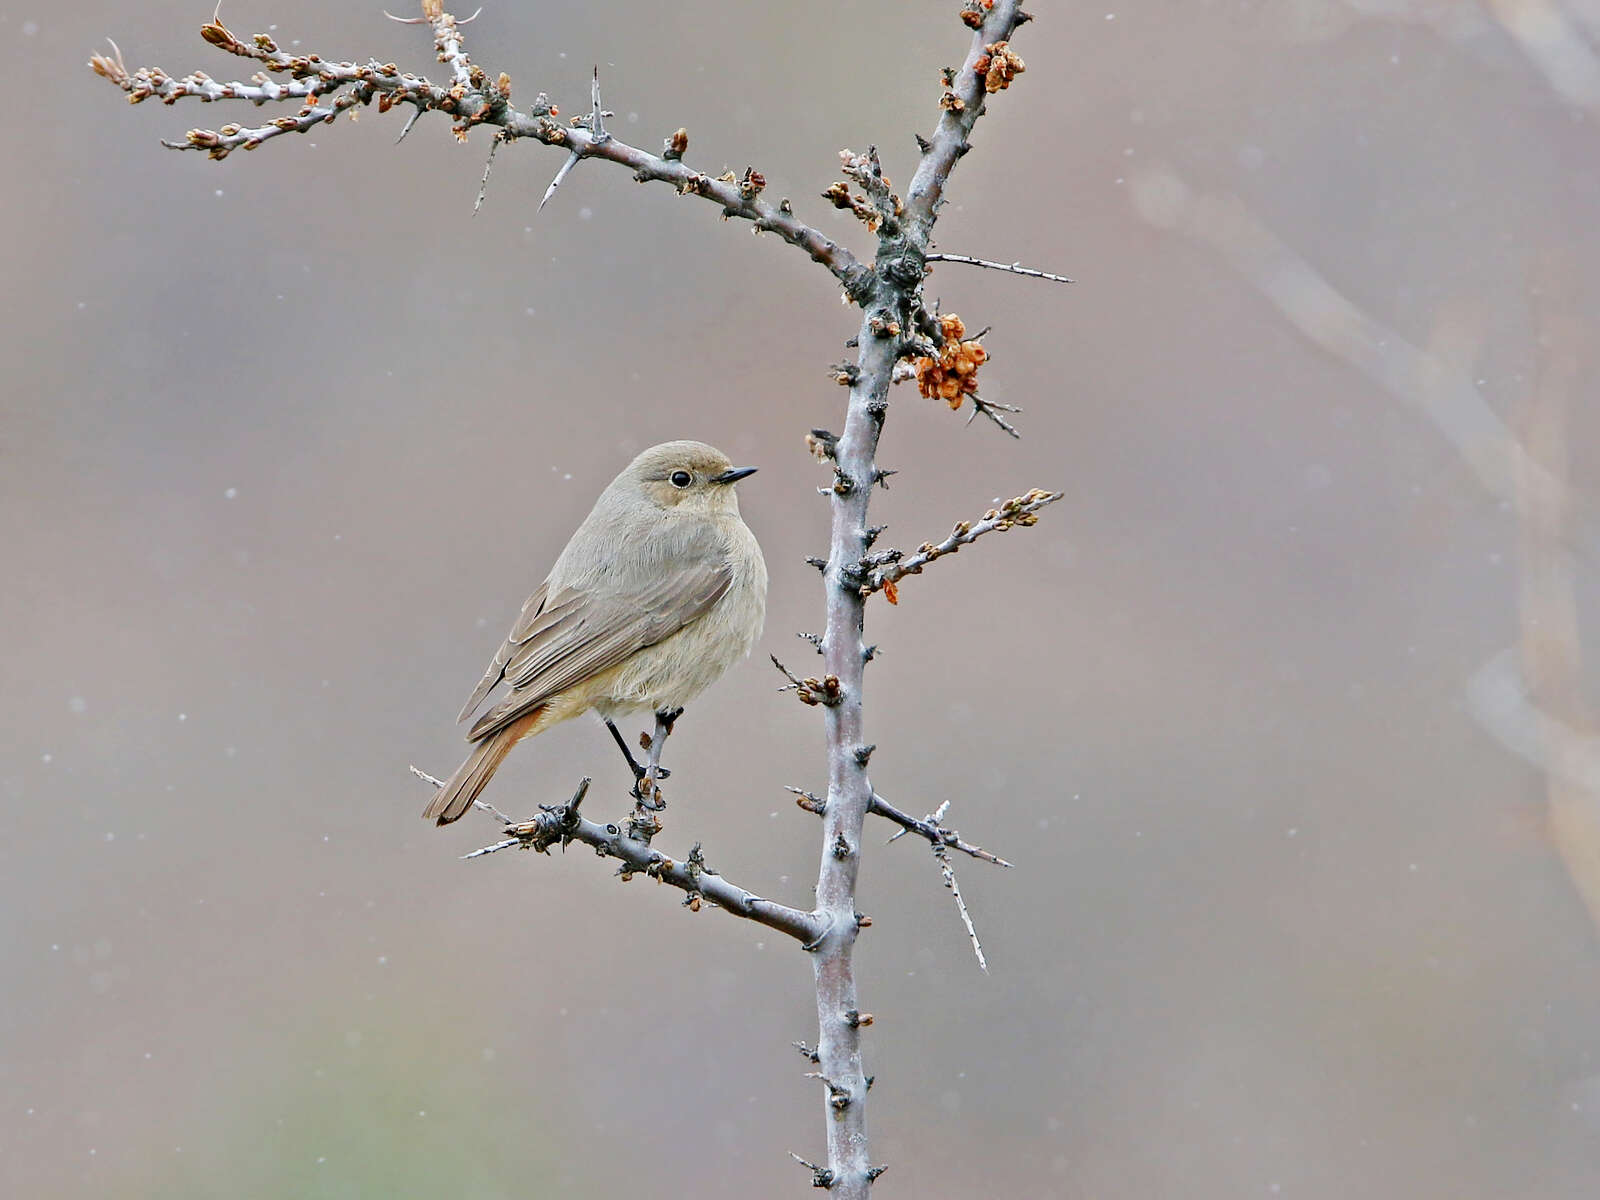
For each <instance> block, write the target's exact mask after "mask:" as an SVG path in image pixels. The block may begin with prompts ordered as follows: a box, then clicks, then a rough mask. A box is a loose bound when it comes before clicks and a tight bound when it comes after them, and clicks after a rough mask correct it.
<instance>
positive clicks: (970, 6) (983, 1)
mask: <svg viewBox="0 0 1600 1200" xmlns="http://www.w3.org/2000/svg"><path fill="white" fill-rule="evenodd" d="M993 7H994V0H967V2H966V3H965V4H963V5H962V6H961V20H962V23H963V24H965V25H966V26H967V27H968V28H969V29H981V28H982V27H983V22H984V18H985V17H987V16H988V15H989V10H990V9H992V8H993Z"/></svg>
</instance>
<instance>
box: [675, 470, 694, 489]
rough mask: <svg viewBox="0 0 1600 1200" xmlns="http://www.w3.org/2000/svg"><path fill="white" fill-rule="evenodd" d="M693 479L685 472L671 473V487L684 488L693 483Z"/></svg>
mask: <svg viewBox="0 0 1600 1200" xmlns="http://www.w3.org/2000/svg"><path fill="white" fill-rule="evenodd" d="M693 479H694V476H692V475H690V474H689V472H687V471H674V472H673V473H672V486H673V487H675V488H686V487H688V486H689V484H690V483H691V482H692V481H693Z"/></svg>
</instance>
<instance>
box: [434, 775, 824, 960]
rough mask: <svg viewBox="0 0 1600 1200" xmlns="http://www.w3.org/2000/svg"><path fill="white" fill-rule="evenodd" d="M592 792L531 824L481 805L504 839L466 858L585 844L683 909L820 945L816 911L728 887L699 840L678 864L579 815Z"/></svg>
mask: <svg viewBox="0 0 1600 1200" xmlns="http://www.w3.org/2000/svg"><path fill="white" fill-rule="evenodd" d="M412 770H413V771H414V772H415V773H416V774H417V775H418V776H420V777H421V778H422V779H424V780H426V781H428V782H429V783H432V784H433V785H434V786H435V787H438V786H439V785H440V781H439V780H437V779H434V778H433V777H432V776H430V775H425V774H423V773H422V772H421V771H418V770H417V769H416V768H415V767H413V768H412ZM588 791H589V780H588V779H585V780H583V782H582V783H580V784H579V785H578V790H577V791H576V792H574V793H573V795H572V799H570V800H568V801H567V802H566V803H565V804H546V805H540V806H539V815H538V816H536V817H534V818H533V819H531V820H528V821H513V820H511V819H510V818H508V817H506V816H505V815H504V814H503V813H500V812H498V811H497V810H495V809H493V808H492V807H490V806H489V805H487V804H484V803H483V802H482V801H479V802H478V804H477V807H479V808H483V809H485V810H486V811H488V812H490V813H491V814H493V815H494V816H495V817H496V819H498V820H500V821H502V822H503V823H504V825H505V837H504V838H503V839H501V840H500V841H498V842H495V843H492V844H491V845H488V846H484V847H482V848H480V849H478V850H474V851H472V852H471V853H470V854H466V855H463V856H462V857H464V858H478V857H481V856H482V855H485V854H493V853H495V852H496V851H499V850H509V849H511V848H513V847H515V848H517V849H520V850H538V851H539V852H540V853H543V854H548V853H549V852H550V847H551V846H554V845H558V844H559V845H560V846H561V847H562V849H565V848H566V846H567V844H568V843H569V842H582V843H583V844H584V845H586V846H592V847H593V848H594V851H595V853H596V854H598V855H599V856H600V857H601V858H615V859H617V860H619V861H620V862H621V863H622V866H621V868H619V870H618V872H617V874H618V876H619V877H620V878H621V879H622V880H623V881H624V882H626V881H627V880H629V879H632V878H633V876H635V875H644V876H646V877H647V878H650V879H654V880H656V881H657V882H658V883H666V884H670V885H672V886H673V887H675V888H678V889H679V890H681V891H683V892H684V893H686V894H685V896H684V900H683V903H684V906H685V907H686V908H688V909H690V910H691V911H693V912H699V911H700V908H701V906H702V905H704V904H711V905H713V906H715V907H717V908H721V909H723V910H725V911H726V912H729V913H731V914H733V915H734V916H736V917H744V918H746V919H747V920H751V921H755V922H756V923H757V924H759V925H765V926H767V928H769V929H775V930H777V931H778V932H779V933H786V934H788V935H789V936H790V937H792V938H794V939H795V940H796V941H798V942H799V943H800V944H801V945H809V944H811V943H813V942H815V941H816V940H817V938H818V937H819V936H820V935H821V934H822V932H823V926H822V923H821V922H820V921H819V920H818V919H817V916H816V914H815V913H808V912H803V911H801V910H800V909H798V908H790V907H789V906H788V905H787V904H779V903H778V902H777V901H775V900H768V899H766V898H765V897H763V896H758V895H756V894H755V893H754V892H752V891H749V890H748V889H746V888H742V887H739V886H738V885H737V884H733V883H729V882H728V881H727V880H726V879H724V878H723V877H722V875H721V874H719V873H718V872H717V871H714V870H712V869H711V868H710V867H709V866H707V865H706V861H705V857H704V856H703V855H702V854H701V852H700V843H699V842H696V843H695V844H694V848H693V849H691V850H690V851H689V855H688V857H687V858H684V859H681V860H679V859H674V858H671V857H669V856H668V855H665V854H663V853H661V851H659V850H656V849H654V848H653V847H652V846H651V845H650V843H649V842H648V841H646V840H644V839H642V838H639V837H636V836H632V835H631V834H630V833H629V832H628V829H627V824H628V823H627V822H624V823H622V824H617V823H614V822H613V823H610V824H604V825H602V824H600V823H599V822H597V821H591V820H589V818H587V817H585V816H583V815H582V814H581V813H580V812H579V811H578V809H579V806H580V805H581V804H582V803H583V800H584V796H585V795H586V794H587V793H588Z"/></svg>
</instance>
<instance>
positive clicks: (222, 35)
mask: <svg viewBox="0 0 1600 1200" xmlns="http://www.w3.org/2000/svg"><path fill="white" fill-rule="evenodd" d="M200 36H201V37H203V38H205V40H206V41H208V42H210V43H211V44H212V45H213V46H220V47H222V49H224V50H228V51H231V52H233V53H235V54H237V53H239V52H240V51H242V50H243V49H244V47H243V46H242V45H240V44H239V39H238V38H236V37H234V36H233V34H231V33H229V32H228V30H227V29H226V27H224V26H223V25H222V24H221V23H220V22H217V21H207V22H206V23H205V24H204V25H202V26H200Z"/></svg>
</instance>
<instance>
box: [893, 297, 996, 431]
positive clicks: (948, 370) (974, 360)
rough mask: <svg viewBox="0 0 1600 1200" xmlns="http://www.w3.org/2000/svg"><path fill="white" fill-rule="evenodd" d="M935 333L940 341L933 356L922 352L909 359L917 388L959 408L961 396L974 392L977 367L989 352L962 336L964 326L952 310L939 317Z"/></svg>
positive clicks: (987, 356)
mask: <svg viewBox="0 0 1600 1200" xmlns="http://www.w3.org/2000/svg"><path fill="white" fill-rule="evenodd" d="M939 333H940V335H941V337H943V339H944V344H943V345H942V346H940V347H939V353H938V357H937V358H935V357H933V356H932V355H922V356H920V357H918V358H914V359H912V362H911V366H912V369H913V371H914V372H915V373H916V379H917V390H918V391H920V392H921V393H922V394H923V395H924V396H926V397H928V398H929V399H930V400H932V399H939V400H943V401H944V402H945V403H946V404H948V405H949V406H950V407H951V408H960V407H961V399H962V397H963V396H971V395H976V394H977V391H978V368H979V367H981V366H982V365H983V364H984V363H985V362H987V361H988V360H989V352H988V351H987V350H985V349H984V348H983V346H982V344H981V343H979V341H978V340H977V339H976V338H973V339H971V340H965V341H964V340H963V339H964V338H965V337H966V333H967V326H966V323H965V322H964V321H962V319H961V318H960V317H959V316H957V315H956V314H955V313H944V314H942V315H941V316H940V317H939Z"/></svg>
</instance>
